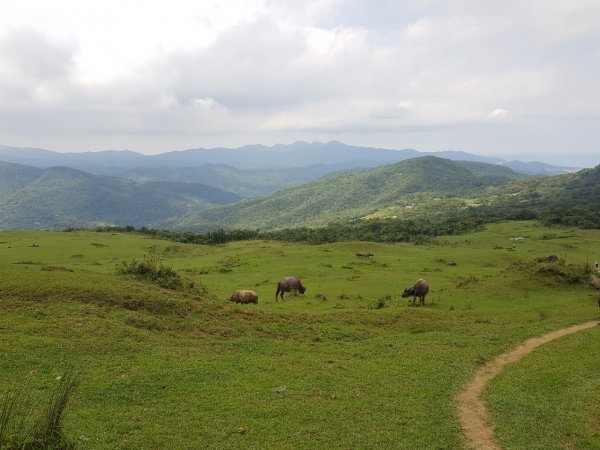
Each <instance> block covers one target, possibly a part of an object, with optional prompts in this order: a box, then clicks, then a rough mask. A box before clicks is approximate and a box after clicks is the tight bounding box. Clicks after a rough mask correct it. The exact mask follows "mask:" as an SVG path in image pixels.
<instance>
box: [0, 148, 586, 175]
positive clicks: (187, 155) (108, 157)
mask: <svg viewBox="0 0 600 450" xmlns="http://www.w3.org/2000/svg"><path fill="white" fill-rule="evenodd" d="M418 156H439V157H440V158H445V159H451V160H462V161H476V162H484V163H489V164H502V165H505V166H507V167H509V168H511V169H514V170H516V171H517V172H523V173H527V174H535V175H556V174H559V173H568V172H572V171H574V170H577V168H573V167H559V166H551V165H549V164H545V163H541V162H527V163H524V162H521V161H505V160H503V159H501V158H494V157H485V156H478V155H473V154H471V153H465V152H462V151H440V152H419V151H417V150H413V149H404V150H392V149H383V148H373V147H359V146H354V145H346V144H344V143H341V142H337V141H330V142H327V143H322V142H303V141H299V142H295V143H293V144H289V145H283V144H277V145H273V146H271V147H267V146H264V145H246V146H243V147H239V148H211V149H205V148H198V149H189V150H182V151H172V152H166V153H161V154H158V155H144V154H140V153H136V152H132V151H129V150H119V151H117V150H108V151H99V152H81V153H59V152H54V151H50V150H43V149H36V148H19V147H9V146H2V145H0V161H4V162H12V163H18V164H25V165H30V166H34V167H51V166H67V167H71V168H73V169H79V170H84V171H86V172H89V173H92V174H96V175H114V174H115V173H118V172H121V173H122V172H123V170H124V169H141V168H157V167H160V168H163V167H171V168H183V167H185V168H189V167H200V166H202V165H204V164H217V165H227V166H231V167H234V168H237V169H260V170H265V169H269V170H271V169H274V170H276V169H282V168H295V167H296V168H297V167H308V166H319V167H321V168H322V170H321V173H320V175H319V176H322V175H324V174H325V172H326V173H331V172H335V171H338V170H343V169H351V168H358V167H377V166H381V165H384V164H391V163H395V162H399V161H404V160H406V159H410V158H416V157H418Z"/></svg>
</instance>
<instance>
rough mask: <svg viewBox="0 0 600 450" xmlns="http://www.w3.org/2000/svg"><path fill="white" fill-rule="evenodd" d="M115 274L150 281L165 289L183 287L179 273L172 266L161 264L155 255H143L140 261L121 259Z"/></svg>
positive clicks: (179, 288)
mask: <svg viewBox="0 0 600 450" xmlns="http://www.w3.org/2000/svg"><path fill="white" fill-rule="evenodd" d="M117 274H119V275H130V276H132V277H134V278H136V279H138V280H147V281H151V282H153V283H156V284H158V285H159V286H160V287H163V288H165V289H173V290H181V289H184V288H185V284H184V283H183V280H182V279H181V277H180V276H179V274H178V273H177V272H176V271H175V270H174V269H173V268H171V267H168V266H165V265H163V264H162V263H161V262H160V258H159V257H157V256H156V255H151V256H144V259H142V260H141V261H138V260H137V259H135V258H134V259H133V260H132V261H130V262H128V263H127V262H125V261H123V262H122V263H121V264H120V265H118V266H117Z"/></svg>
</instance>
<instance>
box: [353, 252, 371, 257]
mask: <svg viewBox="0 0 600 450" xmlns="http://www.w3.org/2000/svg"><path fill="white" fill-rule="evenodd" d="M356 256H358V257H359V258H368V257H369V256H373V253H371V252H358V253H357V254H356Z"/></svg>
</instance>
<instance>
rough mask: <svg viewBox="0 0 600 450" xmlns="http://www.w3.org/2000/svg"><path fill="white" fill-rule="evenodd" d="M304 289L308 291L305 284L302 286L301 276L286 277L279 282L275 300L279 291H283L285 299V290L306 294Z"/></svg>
mask: <svg viewBox="0 0 600 450" xmlns="http://www.w3.org/2000/svg"><path fill="white" fill-rule="evenodd" d="M304 291H306V288H305V287H304V286H302V283H301V282H300V278H298V277H284V278H282V279H281V280H279V283H277V291H276V292H275V301H277V297H278V296H279V293H280V292H281V300H283V293H284V292H289V293H292V292H300V293H301V294H304Z"/></svg>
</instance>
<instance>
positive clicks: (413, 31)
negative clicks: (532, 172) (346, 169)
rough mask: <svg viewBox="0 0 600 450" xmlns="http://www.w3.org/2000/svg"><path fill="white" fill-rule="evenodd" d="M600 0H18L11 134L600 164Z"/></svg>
mask: <svg viewBox="0 0 600 450" xmlns="http://www.w3.org/2000/svg"><path fill="white" fill-rule="evenodd" d="M598 23H600V2H598V1H597V0H506V1H503V2H497V1H486V0H481V1H476V0H474V1H466V0H464V1H434V0H407V1H400V0H397V1H392V0H389V1H385V0H381V1H368V0H346V1H345V0H315V1H302V2H297V1H292V0H281V1H275V0H273V1H268V0H227V1H225V0H224V1H202V2H198V1H193V0H170V1H168V2H166V1H160V2H159V1H146V2H139V1H133V0H114V1H113V0H103V1H86V2H82V1H79V0H71V1H69V0H53V1H52V2H48V1H45V0H38V1H36V0H19V2H1V3H0V99H1V101H0V144H4V145H14V146H36V147H42V148H49V149H53V150H57V151H89V150H105V149H130V150H134V151H138V152H142V153H162V152H166V151H172V150H179V149H185V148H197V147H216V146H225V147H236V146H240V145H244V144H255V143H260V144H265V145H272V144H275V143H291V142H294V141H296V140H307V141H313V140H319V141H328V140H333V139H335V140H339V141H342V142H345V143H348V144H357V145H365V146H377V147H386V148H396V149H402V148H414V149H416V150H421V151H436V150H464V151H468V152H471V153H476V154H480V155H489V156H500V157H503V158H506V159H521V160H534V159H538V160H543V161H546V162H551V163H555V164H567V165H579V166H592V165H596V164H599V163H600V151H599V149H600V145H599V144H600V83H598V79H600V70H599V69H600V26H598Z"/></svg>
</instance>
